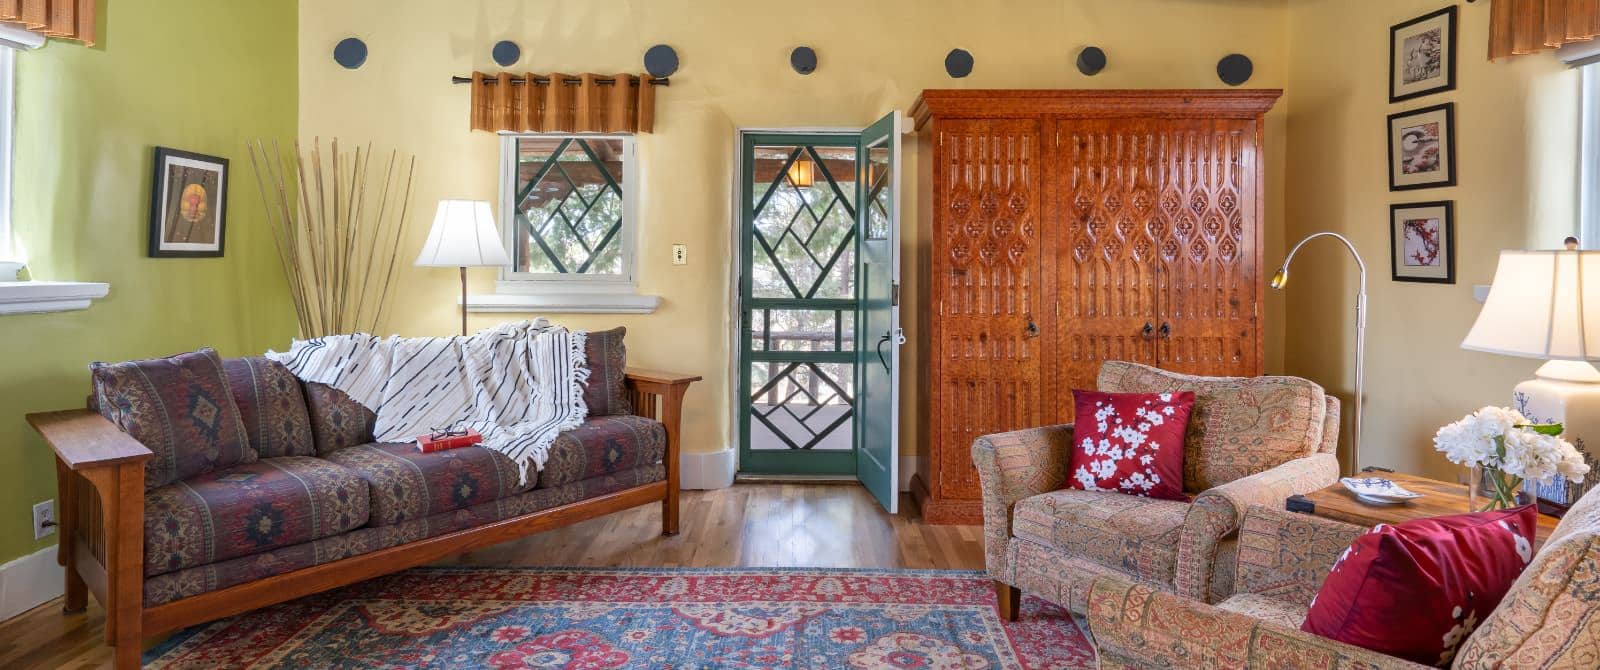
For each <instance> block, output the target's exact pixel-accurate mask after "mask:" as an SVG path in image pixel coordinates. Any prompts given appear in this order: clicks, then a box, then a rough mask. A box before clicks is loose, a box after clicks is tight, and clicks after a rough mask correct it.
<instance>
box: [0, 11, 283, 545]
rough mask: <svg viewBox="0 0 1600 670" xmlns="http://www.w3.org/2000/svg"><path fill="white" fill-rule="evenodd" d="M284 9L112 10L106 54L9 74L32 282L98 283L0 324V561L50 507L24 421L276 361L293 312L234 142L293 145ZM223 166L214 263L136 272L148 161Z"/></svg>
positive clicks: (74, 49) (145, 263) (106, 21)
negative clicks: (155, 377)
mask: <svg viewBox="0 0 1600 670" xmlns="http://www.w3.org/2000/svg"><path fill="white" fill-rule="evenodd" d="M296 11H297V10H296V3H295V2H293V1H292V0H226V1H221V2H219V1H217V0H137V1H136V2H127V1H118V0H111V1H109V2H102V3H101V17H100V19H99V20H100V35H101V36H102V41H101V43H100V44H99V45H97V46H95V47H92V48H85V47H83V46H81V45H78V44H72V43H66V42H52V43H50V44H49V45H47V46H46V47H45V48H43V49H40V50H38V51H34V52H28V53H22V54H19V55H18V58H17V81H18V91H17V93H18V99H17V129H16V178H15V182H14V183H15V187H16V188H15V193H16V196H15V202H14V207H13V210H12V211H13V221H14V226H13V228H14V231H15V237H16V240H17V242H18V243H19V244H20V245H21V247H22V252H23V253H24V254H25V255H26V260H28V262H29V265H30V270H31V272H32V275H33V278H35V279H64V280H79V281H103V282H109V283H110V284H111V294H110V296H108V297H107V298H105V299H104V300H100V301H97V302H96V303H95V304H94V306H92V307H90V308H89V309H88V310H86V311H80V312H65V313H55V314H39V315H25V316H0V351H3V352H5V363H4V366H3V369H4V373H3V374H0V561H5V560H10V559H12V558H15V557H17V556H21V555H24V554H27V553H30V552H33V551H35V550H37V549H39V548H41V547H44V546H47V545H49V544H51V543H53V538H51V541H49V542H36V541H34V540H33V533H32V532H31V530H30V526H31V521H30V518H31V517H30V510H31V507H32V505H33V503H35V502H38V501H41V500H45V499H48V498H50V497H52V496H53V495H54V494H55V470H54V467H53V465H52V461H51V458H50V456H49V450H48V448H47V447H46V446H45V445H44V443H43V442H42V441H41V440H39V439H38V438H37V437H36V436H35V435H34V433H33V431H32V430H31V429H29V428H28V426H27V424H26V423H25V422H24V420H23V415H24V414H26V413H28V412H36V411H40V410H49V409H61V408H71V407H81V406H82V403H83V399H84V396H85V395H86V393H87V392H88V388H89V384H88V374H87V372H86V369H85V365H86V364H87V363H89V362H90V361H94V360H107V361H116V360H126V359H130V358H141V357H149V356H160V355H166V354H170V353H174V352H179V351H188V350H193V349H196V348H198V347H201V346H212V347H215V348H216V349H217V350H218V351H220V352H222V354H223V355H239V354H243V353H255V352H260V351H263V350H265V349H267V348H269V347H278V348H282V347H283V346H285V345H286V344H287V343H288V340H289V338H290V336H291V335H293V332H294V316H293V314H294V312H293V307H292V305H291V303H290V301H289V295H288V290H287V288H286V286H285V283H284V281H283V279H282V274H281V271H280V269H279V266H278V261H277V256H276V252H275V250H274V249H273V245H272V237H271V233H270V230H269V229H268V228H267V227H266V216H265V213H264V210H263V207H262V204H261V196H260V195H259V192H258V191H257V189H256V183H255V177H254V172H253V171H252V170H251V168H250V157H249V154H248V153H247V152H246V151H245V142H246V141H247V140H251V139H256V138H262V137H265V138H282V139H292V138H293V137H295V131H296V123H297V121H296V116H297V109H298V101H297V99H296V96H297V92H298V89H297V75H296V61H297V58H298V56H297V46H296V33H297V30H298V28H297V15H296ZM157 145H160V146H168V147H173V148H178V149H185V150H189V151H196V152H200V153H205V154H211V155H216V156H223V157H226V158H228V159H229V160H230V161H231V168H232V171H231V172H230V178H231V181H232V182H233V183H232V184H231V185H230V186H229V187H228V213H227V244H226V253H227V256H226V257H225V258H220V259H153V258H147V257H146V256H145V245H146V239H147V234H148V232H147V225H148V224H147V218H148V207H149V193H150V181H151V177H150V172H151V163H152V161H153V156H152V151H153V147H155V146H157Z"/></svg>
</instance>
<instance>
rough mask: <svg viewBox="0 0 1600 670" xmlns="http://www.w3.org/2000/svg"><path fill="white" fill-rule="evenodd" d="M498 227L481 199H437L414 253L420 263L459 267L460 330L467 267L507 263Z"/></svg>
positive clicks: (463, 323)
mask: <svg viewBox="0 0 1600 670" xmlns="http://www.w3.org/2000/svg"><path fill="white" fill-rule="evenodd" d="M510 264H511V259H510V258H509V257H507V256H506V248H505V245H503V244H501V243H500V230H499V229H498V228H496V227H495V225H494V216H493V215H491V214H490V213H489V203H487V202H484V201H482V200H440V201H439V211H438V213H436V214H434V215H433V229H432V230H429V231H428V241H427V242H426V243H424V244H423V245H422V253H421V254H419V255H417V265H418V266H421V267H444V268H460V269H461V334H462V335H466V334H467V268H471V267H493V266H501V267H504V266H507V265H510Z"/></svg>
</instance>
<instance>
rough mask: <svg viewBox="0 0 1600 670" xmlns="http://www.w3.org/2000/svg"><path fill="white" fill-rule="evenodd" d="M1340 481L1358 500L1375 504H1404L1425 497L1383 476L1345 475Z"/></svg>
mask: <svg viewBox="0 0 1600 670" xmlns="http://www.w3.org/2000/svg"><path fill="white" fill-rule="evenodd" d="M1339 483H1340V484H1343V485H1344V487H1345V489H1347V490H1349V491H1350V492H1351V493H1353V494H1355V496H1356V499H1357V500H1360V501H1361V502H1364V503H1370V504H1373V505H1402V504H1405V503H1406V502H1409V501H1412V500H1416V499H1417V498H1421V497H1423V496H1422V494H1421V493H1414V492H1412V491H1408V490H1406V487H1404V486H1401V485H1399V484H1396V483H1394V481H1393V480H1390V479H1384V478H1382V477H1345V478H1343V479H1340V480H1339Z"/></svg>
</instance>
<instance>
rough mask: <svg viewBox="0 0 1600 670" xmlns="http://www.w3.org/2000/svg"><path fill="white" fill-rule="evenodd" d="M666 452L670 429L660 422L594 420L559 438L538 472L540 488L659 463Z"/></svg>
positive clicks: (629, 418) (614, 418)
mask: <svg viewBox="0 0 1600 670" xmlns="http://www.w3.org/2000/svg"><path fill="white" fill-rule="evenodd" d="M666 451H667V428H666V426H663V425H662V424H661V422H659V421H655V420H653V419H646V418H644V417H641V416H634V415H631V414H620V415H617V416H592V417H589V418H588V419H587V420H585V421H584V422H583V425H581V426H578V427H577V428H574V429H572V430H568V431H563V432H562V433H561V434H560V435H557V436H556V441H555V442H554V443H553V444H551V445H550V457H549V458H548V459H547V460H545V463H544V470H542V471H540V472H539V488H554V487H557V486H561V485H563V484H570V483H572V482H575V481H578V480H581V479H588V478H590V477H598V476H601V475H609V474H612V473H614V472H620V471H622V470H627V469H628V468H634V467H639V466H643V465H649V464H651V463H656V462H659V461H660V460H661V457H662V455H663V454H665V453H666Z"/></svg>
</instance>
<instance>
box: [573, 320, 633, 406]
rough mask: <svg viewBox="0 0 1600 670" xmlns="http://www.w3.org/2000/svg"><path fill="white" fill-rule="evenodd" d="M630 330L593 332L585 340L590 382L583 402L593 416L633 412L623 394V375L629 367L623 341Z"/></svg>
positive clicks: (619, 327) (614, 329)
mask: <svg viewBox="0 0 1600 670" xmlns="http://www.w3.org/2000/svg"><path fill="white" fill-rule="evenodd" d="M627 334H628V329H627V328H624V327H622V326H617V327H616V328H612V329H611V330H591V331H589V333H588V334H587V335H585V336H584V340H583V357H584V358H585V359H586V360H587V362H588V365H589V379H588V380H587V381H585V382H584V385H583V402H584V404H585V405H587V406H588V407H589V416H611V415H614V414H627V413H629V412H632V411H633V410H632V409H631V408H630V407H629V405H628V396H627V395H625V394H624V393H623V389H622V381H623V380H622V378H623V371H624V370H625V369H626V368H627V367H628V347H627V346H626V345H624V344H623V343H622V337H623V336H624V335H627Z"/></svg>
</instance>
